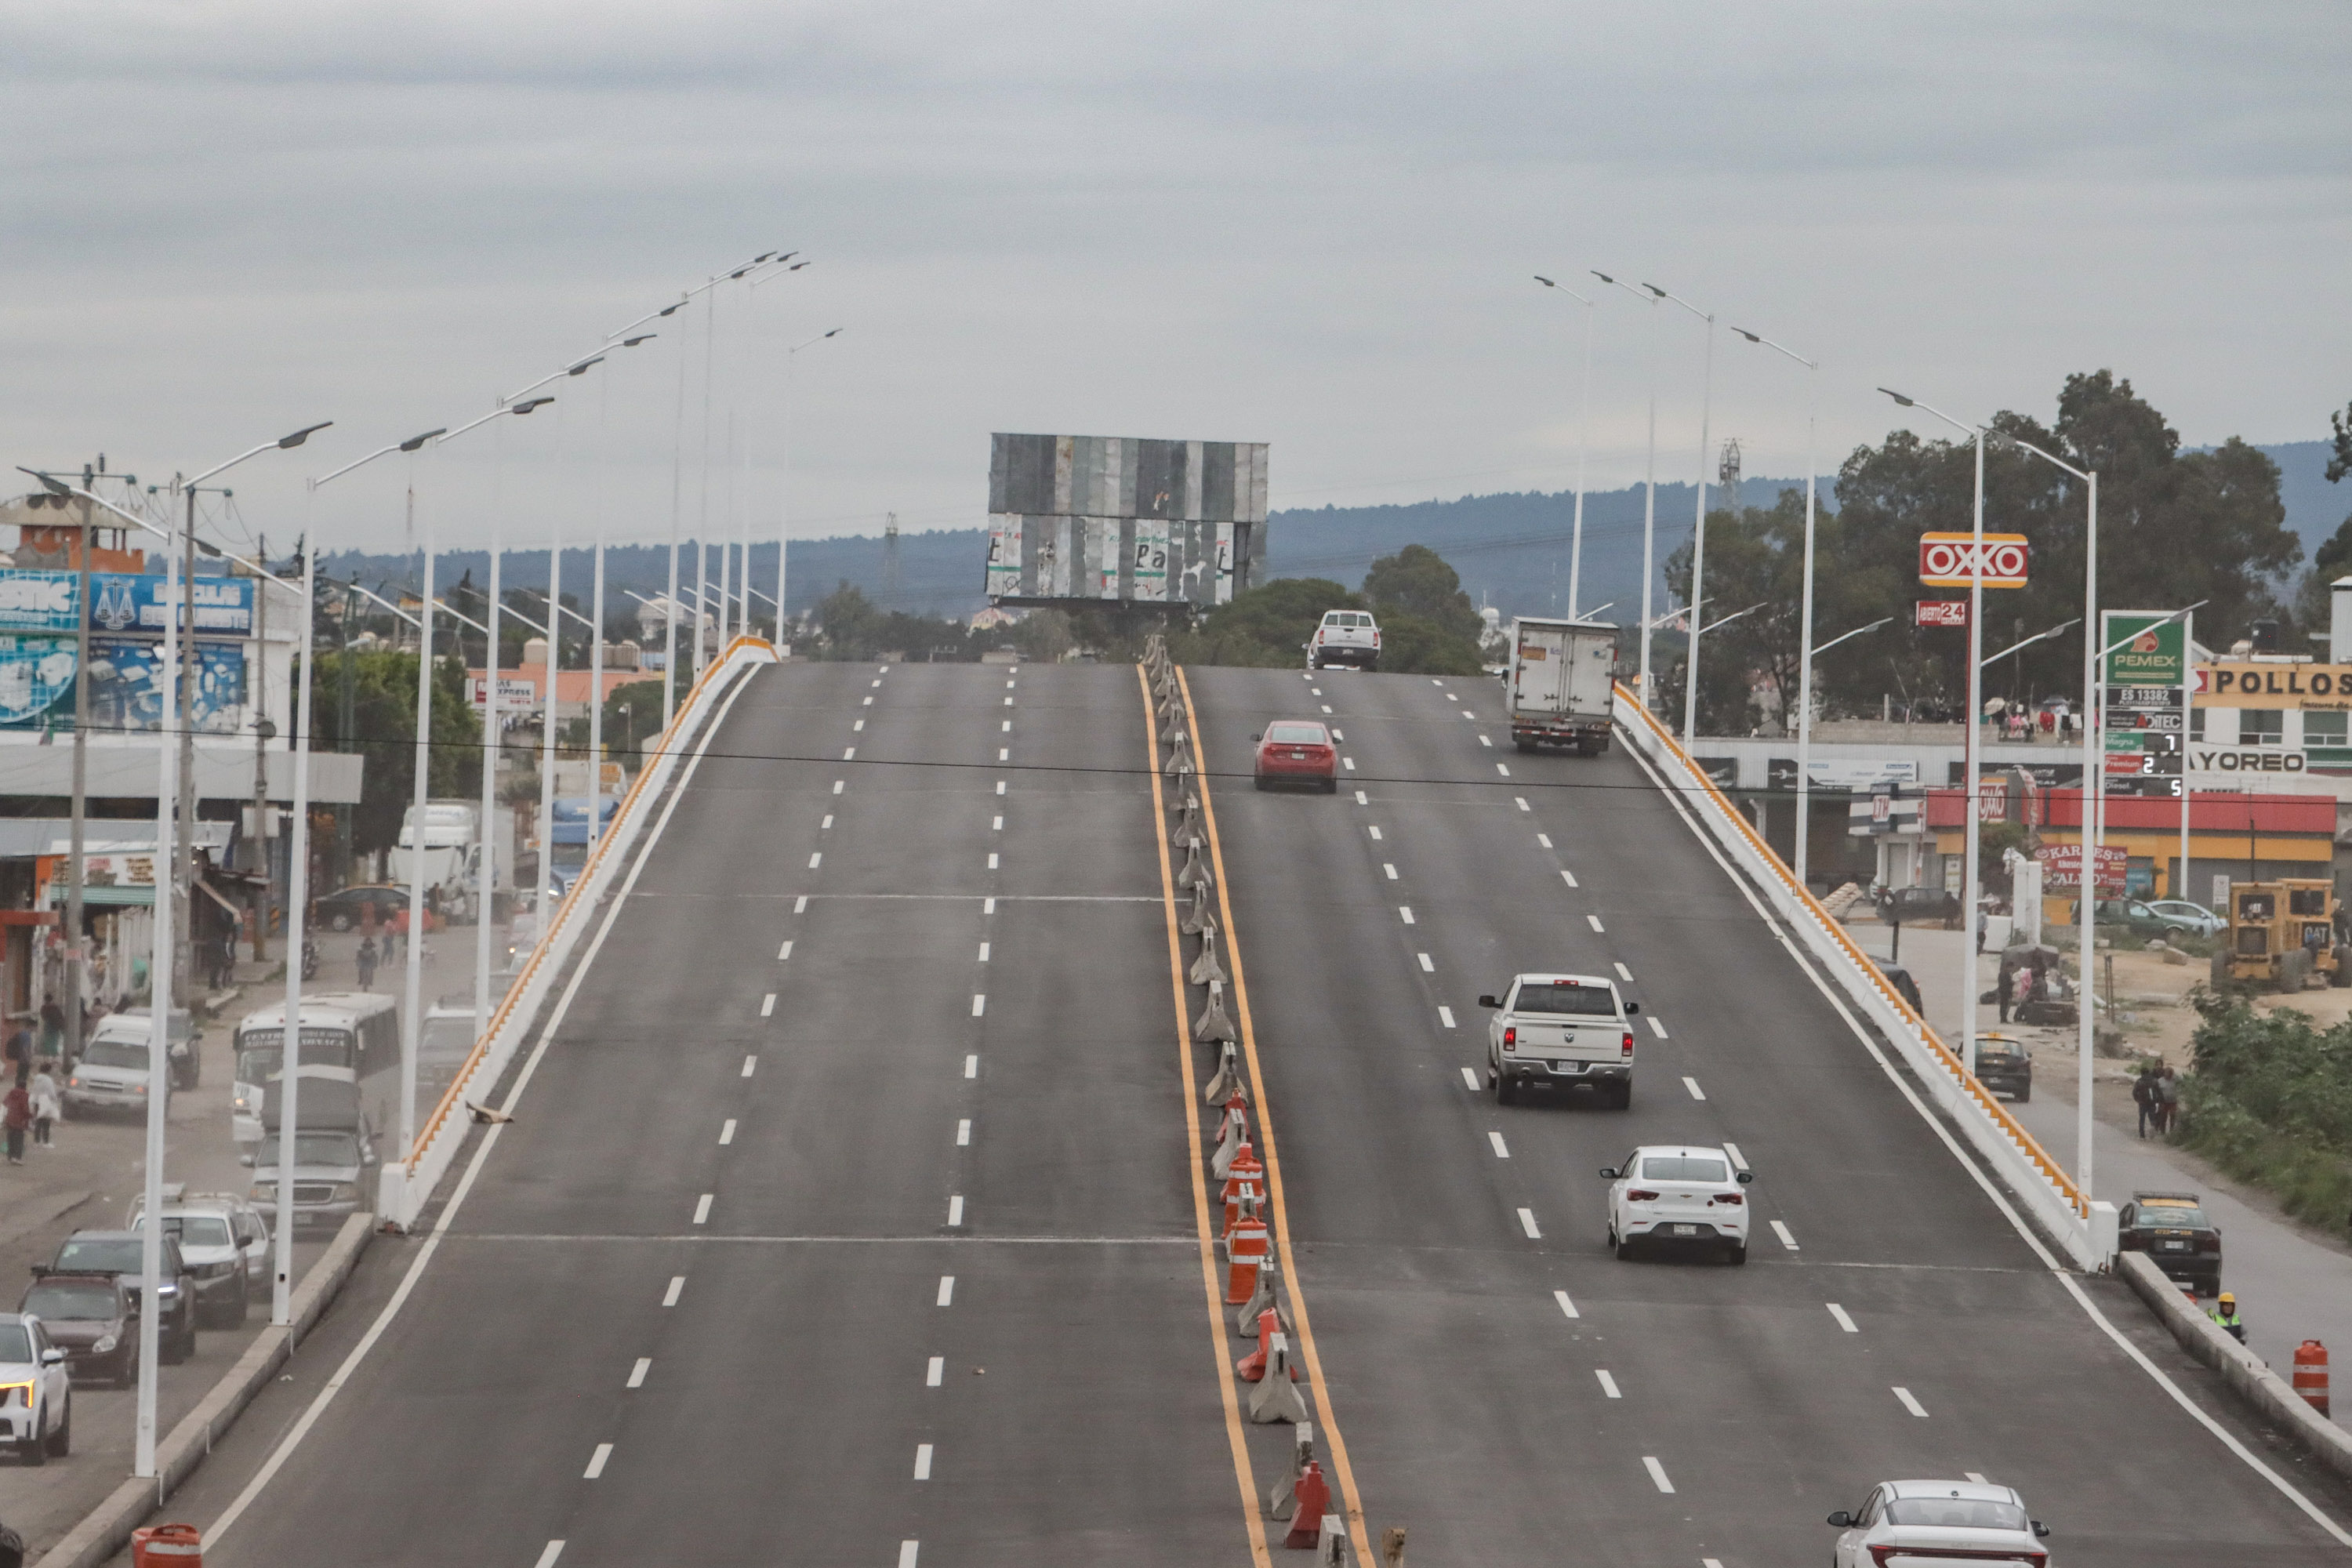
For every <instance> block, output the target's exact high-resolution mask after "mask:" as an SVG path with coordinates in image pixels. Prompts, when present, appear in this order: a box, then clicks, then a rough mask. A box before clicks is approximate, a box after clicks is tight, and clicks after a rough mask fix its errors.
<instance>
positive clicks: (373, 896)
mask: <svg viewBox="0 0 2352 1568" xmlns="http://www.w3.org/2000/svg"><path fill="white" fill-rule="evenodd" d="M407 907H408V889H406V888H397V887H394V886H393V885H392V884H390V883H388V882H364V883H362V884H361V885H360V886H358V887H356V888H345V889H342V891H341V892H338V893H329V894H328V895H327V896H326V897H324V898H322V899H319V900H314V901H313V902H312V903H311V905H310V920H311V922H312V923H313V924H315V925H322V926H325V927H326V928H327V929H328V930H329V931H351V930H352V929H353V928H355V927H357V926H360V925H362V924H364V923H366V917H365V914H364V911H365V910H369V909H371V908H373V910H375V923H376V924H377V925H378V926H380V927H381V926H385V925H389V924H391V923H392V917H393V916H394V914H395V913H397V912H398V911H400V910H404V909H406V908H407Z"/></svg>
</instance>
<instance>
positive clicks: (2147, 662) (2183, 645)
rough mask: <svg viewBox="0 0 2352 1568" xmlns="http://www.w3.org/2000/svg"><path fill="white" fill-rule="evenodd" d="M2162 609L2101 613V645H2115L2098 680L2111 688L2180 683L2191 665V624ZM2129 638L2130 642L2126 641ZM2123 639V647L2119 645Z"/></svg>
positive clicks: (2110, 646) (2107, 611)
mask: <svg viewBox="0 0 2352 1568" xmlns="http://www.w3.org/2000/svg"><path fill="white" fill-rule="evenodd" d="M2167 616H2168V612H2167V611H2163V610H2105V611H2102V612H2101V613H2100V617H2099V618H2100V622H2101V629H2100V634H2099V646H2100V647H2105V648H2114V650H2115V651H2113V652H2112V653H2110V654H2108V655H2107V657H2106V661H2105V668H2103V669H2102V670H2101V671H2100V672H2099V679H2100V680H2101V681H2102V682H2104V683H2105V685H2106V686H2107V687H2108V688H2110V689H2114V688H2116V687H2125V686H2147V687H2157V686H2176V687H2177V686H2179V685H2180V684H2181V683H2182V680H2183V678H2184V677H2185V676H2186V675H2187V673H2188V668H2189V627H2188V626H2187V625H2186V624H2185V623H2184V622H2181V621H2168V620H2167V619H2166V617H2167ZM2126 638H2129V639H2130V640H2129V641H2125V639H2126ZM2118 642H2121V643H2123V646H2122V647H2116V646H2115V645H2116V643H2118Z"/></svg>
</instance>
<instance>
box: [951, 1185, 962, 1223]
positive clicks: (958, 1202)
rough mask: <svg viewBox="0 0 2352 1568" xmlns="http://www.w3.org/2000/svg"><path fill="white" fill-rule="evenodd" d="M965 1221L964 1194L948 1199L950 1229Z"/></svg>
mask: <svg viewBox="0 0 2352 1568" xmlns="http://www.w3.org/2000/svg"><path fill="white" fill-rule="evenodd" d="M962 1223H963V1194H961V1193H959V1194H956V1195H955V1196H953V1197H951V1198H950V1199H948V1226H949V1227H950V1229H952V1228H953V1227H955V1226H960V1225H961V1224H962Z"/></svg>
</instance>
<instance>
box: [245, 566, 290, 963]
mask: <svg viewBox="0 0 2352 1568" xmlns="http://www.w3.org/2000/svg"><path fill="white" fill-rule="evenodd" d="M257 544H258V546H259V547H258V548H257V550H256V551H255V552H254V559H255V560H257V561H258V562H260V563H261V564H262V565H263V566H265V567H266V566H268V564H269V542H268V540H266V539H263V540H259V541H257ZM274 580H275V579H273V578H271V577H269V576H268V575H260V576H257V577H255V578H254V580H253V658H254V661H255V662H256V663H257V664H258V665H259V666H260V671H259V677H258V679H257V678H256V676H255V673H254V670H253V668H251V666H250V665H248V667H247V672H246V679H247V690H248V691H249V693H250V694H251V701H252V704H253V858H254V859H255V861H256V862H257V863H256V865H255V867H254V869H255V870H257V871H258V872H260V873H261V898H260V903H259V907H258V908H257V910H256V911H255V919H254V922H253V962H254V963H268V962H269V840H270V837H271V836H270V832H269V742H270V740H271V738H272V737H273V736H275V735H276V734H277V733H278V727H277V726H276V725H275V724H272V723H271V722H270V721H269V679H268V677H269V584H270V583H271V582H273V581H274ZM287 671H288V674H289V678H290V676H291V674H292V671H293V667H292V666H291V665H289V666H288V667H287Z"/></svg>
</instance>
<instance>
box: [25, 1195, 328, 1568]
mask: <svg viewBox="0 0 2352 1568" xmlns="http://www.w3.org/2000/svg"><path fill="white" fill-rule="evenodd" d="M374 1236H375V1221H374V1219H373V1217H372V1216H370V1215H363V1214H355V1215H352V1216H351V1217H350V1218H349V1219H346V1220H345V1221H343V1227H342V1229H341V1230H339V1231H337V1232H336V1233H335V1239H334V1240H333V1241H331V1242H330V1243H328V1245H327V1250H326V1251H325V1252H324V1253H322V1254H321V1255H320V1258H319V1260H318V1261H317V1262H316V1263H313V1264H312V1265H311V1266H310V1272H309V1273H308V1274H305V1275H304V1276H303V1277H302V1282H301V1283H300V1284H299V1285H297V1286H296V1287H295V1288H294V1295H293V1299H292V1300H291V1302H290V1303H289V1308H290V1311H291V1315H292V1317H293V1320H294V1321H293V1322H292V1323H291V1324H290V1325H289V1326H288V1327H286V1328H282V1329H281V1328H276V1327H271V1328H266V1329H264V1330H262V1331H261V1332H259V1333H258V1334H256V1335H255V1336H254V1339H253V1343H251V1344H250V1345H247V1347H246V1351H245V1353H244V1354H243V1355H241V1356H239V1357H238V1358H237V1361H236V1365H235V1366H233V1367H231V1368H229V1369H228V1371H226V1372H225V1373H222V1374H221V1379H220V1381H219V1382H218V1383H215V1384H213V1390H212V1392H211V1393H210V1394H205V1397H204V1398H203V1399H202V1400H201V1401H199V1402H198V1403H197V1405H196V1407H195V1408H194V1410H191V1411H189V1412H188V1413H187V1415H184V1416H182V1417H181V1418H180V1424H179V1425H178V1426H174V1427H173V1428H172V1430H171V1433H170V1435H169V1436H166V1437H165V1438H164V1439H163V1442H162V1443H160V1444H158V1445H157V1446H156V1449H155V1479H152V1480H145V1479H140V1478H137V1477H133V1478H132V1479H130V1480H127V1481H124V1482H123V1483H122V1484H121V1486H119V1487H117V1488H115V1489H114V1490H113V1491H112V1492H110V1493H109V1494H108V1495H107V1499H106V1500H105V1501H104V1502H102V1503H100V1504H99V1505H98V1507H97V1508H95V1509H93V1510H90V1512H89V1514H87V1515H85V1516H84V1517H83V1519H82V1521H81V1522H80V1523H79V1524H77V1525H75V1526H74V1527H73V1528H72V1529H71V1530H69V1531H66V1533H65V1536H64V1538H63V1539H62V1540H60V1541H59V1542H58V1543H57V1544H56V1545H55V1546H52V1547H50V1548H49V1549H48V1551H47V1552H44V1553H42V1555H41V1559H40V1563H39V1564H38V1568H97V1565H98V1564H100V1563H104V1562H105V1561H107V1559H109V1558H110V1557H112V1556H113V1555H114V1554H115V1553H116V1552H120V1551H121V1550H122V1549H123V1548H124V1547H125V1546H127V1545H129V1544H130V1543H131V1531H134V1530H136V1529H138V1528H139V1527H140V1526H141V1525H142V1524H144V1523H145V1522H146V1521H147V1519H148V1516H149V1515H151V1514H152V1513H154V1512H155V1510H158V1509H160V1508H162V1507H163V1500H164V1499H166V1498H168V1497H170V1496H171V1495H172V1493H173V1492H174V1491H176V1490H178V1489H179V1487H180V1484H181V1483H182V1482H183V1481H185V1480H186V1479H188V1477H189V1476H190V1475H192V1474H193V1473H194V1471H195V1468H196V1467H197V1466H198V1465H201V1464H203V1463H204V1462H205V1458H206V1457H207V1456H208V1455H210V1454H211V1453H212V1451H213V1442H214V1439H215V1438H216V1437H218V1436H220V1435H221V1434H222V1433H224V1432H226V1431H227V1430H228V1429H229V1426H231V1425H232V1424H233V1423H234V1422H235V1421H236V1418H237V1416H238V1415H240V1414H242V1413H243V1411H244V1409H245V1407H246V1406H247V1405H249V1404H251V1403H252V1402H253V1396H254V1395H255V1394H259V1393H260V1392H261V1391H262V1389H263V1388H265V1387H267V1386H268V1383H269V1380H270V1378H271V1377H272V1376H274V1375H275V1374H276V1373H277V1371H278V1368H279V1367H281V1366H283V1365H284V1364H285V1363H286V1361H287V1358H288V1357H289V1356H291V1355H292V1354H293V1353H294V1347H295V1346H297V1345H299V1344H300V1343H301V1342H302V1340H303V1338H304V1336H305V1335H307V1334H309V1333H310V1330H311V1328H312V1327H313V1326H315V1325H316V1324H317V1322H318V1321H319V1318H320V1314H321V1313H323V1312H324V1311H325V1310H327V1304H328V1303H329V1302H331V1301H332V1300H334V1299H335V1295H336V1293H337V1292H338V1291H340V1290H341V1289H342V1288H343V1283H344V1281H345V1280H347V1279H350V1278H351V1277H352V1269H353V1268H357V1267H358V1266H359V1260H360V1254H361V1253H362V1252H363V1251H365V1250H366V1249H367V1245H368V1243H369V1241H371V1240H372V1239H373V1237H374Z"/></svg>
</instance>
